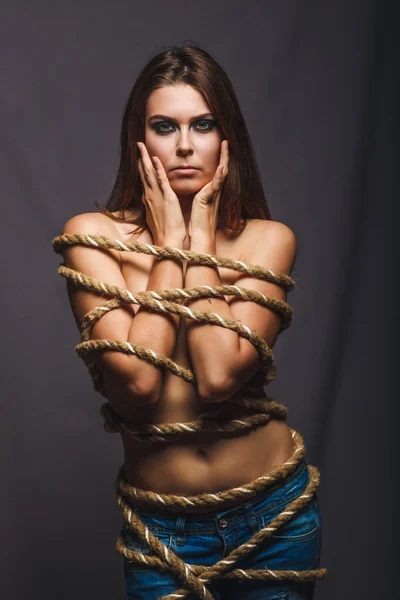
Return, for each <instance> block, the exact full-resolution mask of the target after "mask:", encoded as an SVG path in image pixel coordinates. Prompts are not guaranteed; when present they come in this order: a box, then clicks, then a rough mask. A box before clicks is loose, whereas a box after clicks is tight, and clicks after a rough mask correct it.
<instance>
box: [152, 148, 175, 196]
mask: <svg viewBox="0 0 400 600" xmlns="http://www.w3.org/2000/svg"><path fill="white" fill-rule="evenodd" d="M152 160H153V165H154V169H155V172H156V176H157V180H158V184H159V186H160V188H161V189H162V191H163V192H164V193H167V192H170V191H171V186H170V183H169V179H168V177H167V174H166V172H165V169H164V166H163V164H162V162H161V160H160V159H159V158H157V156H153V157H152Z"/></svg>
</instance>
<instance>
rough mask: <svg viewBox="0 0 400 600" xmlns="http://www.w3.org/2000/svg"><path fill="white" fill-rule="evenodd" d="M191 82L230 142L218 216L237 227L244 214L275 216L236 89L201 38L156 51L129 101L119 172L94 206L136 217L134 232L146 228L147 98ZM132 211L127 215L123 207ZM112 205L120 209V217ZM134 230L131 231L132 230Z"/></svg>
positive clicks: (240, 227) (236, 229)
mask: <svg viewBox="0 0 400 600" xmlns="http://www.w3.org/2000/svg"><path fill="white" fill-rule="evenodd" d="M179 84H188V85H191V86H192V87H193V88H195V89H196V90H197V91H198V92H200V94H202V96H203V98H204V99H205V101H206V102H207V104H208V105H209V107H210V110H211V112H212V113H213V114H214V116H215V118H216V120H217V123H218V125H219V127H220V131H221V133H222V136H223V139H227V140H228V142H229V172H228V176H227V178H226V180H225V182H224V187H223V189H222V191H221V198H220V207H219V210H220V214H219V220H220V224H221V225H222V226H223V227H227V228H228V229H231V230H232V231H233V232H235V233H240V232H241V231H243V229H244V227H245V224H246V219H267V220H268V219H271V213H270V210H269V207H268V203H267V200H266V198H265V194H264V190H263V186H262V182H261V178H260V173H259V169H258V165H257V161H256V158H255V153H254V148H253V145H252V142H251V140H250V136H249V132H248V130H247V127H246V124H245V121H244V118H243V115H242V112H241V110H240V107H239V103H238V101H237V98H236V94H235V92H234V89H233V87H232V84H231V82H230V80H229V77H228V75H227V74H226V73H225V71H224V70H223V69H222V67H220V66H219V65H218V63H216V62H215V60H214V59H213V58H211V56H210V55H209V54H208V53H207V52H206V51H205V50H203V49H202V48H201V47H199V46H198V45H197V44H192V43H189V42H184V43H182V44H173V45H171V46H169V47H168V48H167V49H166V50H164V51H163V52H160V53H159V54H157V55H156V56H154V57H153V58H152V59H151V60H150V61H149V62H148V63H147V65H146V66H145V67H144V68H143V69H142V71H141V72H140V74H139V76H138V77H137V79H136V81H135V83H134V85H133V88H132V90H131V92H130V94H129V98H128V101H127V103H126V106H125V109H124V114H123V119H122V125H121V136H120V161H119V168H118V174H117V178H116V180H115V183H114V185H113V188H112V191H111V194H110V196H109V198H108V200H107V203H106V205H105V207H100V206H99V205H98V203H97V202H95V205H96V207H97V208H98V209H99V210H100V212H102V213H103V214H107V215H108V216H109V217H110V218H112V219H113V220H115V221H119V222H121V221H122V222H125V223H132V224H134V225H136V226H137V228H136V230H135V232H138V233H141V232H143V231H144V230H145V229H146V210H145V207H144V204H143V202H142V193H143V185H142V182H141V179H140V175H139V171H138V163H137V159H138V156H139V151H138V149H137V146H136V142H137V141H143V140H144V139H145V116H146V103H147V99H148V97H149V96H150V94H151V93H152V92H153V91H154V90H156V89H158V88H161V87H164V86H167V85H179ZM125 210H128V211H130V212H132V213H134V217H133V218H132V217H131V218H125V216H124V211H125ZM111 211H120V212H121V214H122V217H121V218H119V217H116V216H115V215H112V214H111ZM132 233H133V232H132Z"/></svg>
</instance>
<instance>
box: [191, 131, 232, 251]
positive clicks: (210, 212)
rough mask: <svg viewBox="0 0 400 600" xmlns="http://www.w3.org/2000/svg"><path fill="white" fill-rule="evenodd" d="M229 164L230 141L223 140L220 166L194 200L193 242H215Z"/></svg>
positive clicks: (192, 218)
mask: <svg viewBox="0 0 400 600" xmlns="http://www.w3.org/2000/svg"><path fill="white" fill-rule="evenodd" d="M228 163H229V150H228V140H222V142H221V152H220V159H219V165H218V167H217V170H216V171H215V173H214V177H213V178H212V180H211V181H209V182H208V183H206V185H205V186H204V187H202V188H201V190H199V191H198V192H197V194H196V195H195V197H194V198H193V204H192V212H191V214H190V221H189V232H188V233H189V238H190V240H191V241H193V240H196V239H201V240H215V232H216V229H217V223H218V210H219V200H220V197H221V191H222V185H223V183H224V181H225V178H226V176H227V175H228Z"/></svg>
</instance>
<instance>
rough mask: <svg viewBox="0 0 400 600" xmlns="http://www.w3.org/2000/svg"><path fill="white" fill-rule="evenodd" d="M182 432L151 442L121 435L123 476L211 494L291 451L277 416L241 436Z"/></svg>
mask: <svg viewBox="0 0 400 600" xmlns="http://www.w3.org/2000/svg"><path fill="white" fill-rule="evenodd" d="M185 437H186V439H185V438H182V437H181V438H180V440H179V442H178V441H177V442H174V443H170V442H160V443H151V442H138V441H135V440H132V439H130V438H129V437H128V436H127V435H126V434H124V435H123V440H124V446H125V460H124V475H125V479H126V481H127V482H128V483H130V484H131V485H133V486H135V487H138V488H140V489H143V490H149V491H152V492H155V493H159V494H176V495H197V494H202V493H210V494H212V493H216V492H219V491H223V490H227V489H230V488H233V487H239V486H241V485H243V484H245V483H250V482H251V481H253V480H254V479H256V478H257V477H260V476H261V475H263V474H264V473H267V472H269V471H271V470H272V469H274V468H276V467H277V466H279V465H281V464H282V463H283V462H285V461H286V460H288V459H289V458H290V456H291V455H292V453H293V439H292V435H291V432H290V428H289V427H288V426H287V424H286V423H285V422H284V421H280V420H277V419H271V420H270V421H269V422H268V423H267V424H265V425H262V426H260V427H258V428H257V429H252V430H250V431H249V432H248V433H246V434H243V433H241V435H238V434H234V435H233V434H230V435H229V437H228V436H227V434H221V433H218V432H214V434H210V433H207V434H205V433H200V432H199V433H197V434H191V435H190V436H185ZM189 440H190V441H189Z"/></svg>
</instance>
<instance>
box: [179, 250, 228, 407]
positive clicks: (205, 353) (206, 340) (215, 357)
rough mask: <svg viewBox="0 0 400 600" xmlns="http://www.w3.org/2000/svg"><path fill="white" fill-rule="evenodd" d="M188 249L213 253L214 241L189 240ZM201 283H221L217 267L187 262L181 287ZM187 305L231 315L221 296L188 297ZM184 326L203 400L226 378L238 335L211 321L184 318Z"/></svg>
mask: <svg viewBox="0 0 400 600" xmlns="http://www.w3.org/2000/svg"><path fill="white" fill-rule="evenodd" d="M190 249H191V250H193V251H194V252H198V253H200V254H201V253H206V254H214V255H215V243H212V242H210V241H202V242H199V241H196V242H192V243H191V246H190ZM201 285H209V286H214V285H222V282H221V279H220V276H219V273H218V270H217V267H209V266H203V265H194V264H188V266H187V270H186V274H185V281H184V287H187V288H189V287H197V286H201ZM189 306H190V308H191V309H192V310H196V311H200V312H208V313H211V312H212V313H217V314H219V315H220V316H221V317H223V318H225V319H231V320H233V319H234V315H233V314H232V311H231V309H230V307H229V304H228V303H227V302H226V300H225V299H224V298H210V299H207V298H201V299H199V300H191V301H190V305H189ZM186 328H187V341H188V347H189V352H190V357H191V362H192V365H193V370H194V372H195V374H196V380H197V387H198V392H199V394H200V396H202V397H203V398H204V399H205V400H206V399H211V398H213V397H214V395H215V393H214V392H215V390H221V389H222V388H223V384H224V381H226V380H227V378H229V373H230V368H231V366H232V364H234V363H235V359H237V355H238V352H239V336H238V335H237V333H235V332H234V331H232V330H230V329H226V328H224V327H220V326H218V325H212V324H203V323H202V324H198V323H197V322H196V321H193V320H191V319H187V320H186Z"/></svg>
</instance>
